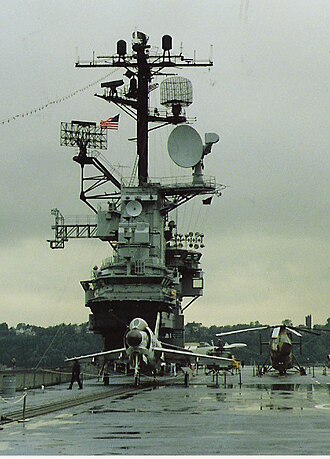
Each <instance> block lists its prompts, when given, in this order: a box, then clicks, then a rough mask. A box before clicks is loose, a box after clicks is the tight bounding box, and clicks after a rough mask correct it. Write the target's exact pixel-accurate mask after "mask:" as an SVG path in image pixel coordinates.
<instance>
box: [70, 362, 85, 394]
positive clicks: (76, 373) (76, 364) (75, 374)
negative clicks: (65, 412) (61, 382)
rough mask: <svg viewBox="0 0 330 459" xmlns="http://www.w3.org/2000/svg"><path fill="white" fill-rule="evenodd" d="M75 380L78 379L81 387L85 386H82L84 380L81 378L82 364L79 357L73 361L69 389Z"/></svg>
mask: <svg viewBox="0 0 330 459" xmlns="http://www.w3.org/2000/svg"><path fill="white" fill-rule="evenodd" d="M75 381H77V383H78V385H79V389H82V388H83V387H82V382H81V380H80V365H79V361H78V359H76V360H75V361H74V363H73V367H72V374H71V382H70V386H69V387H68V389H72V386H73V383H74V382H75Z"/></svg>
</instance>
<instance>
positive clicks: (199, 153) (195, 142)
mask: <svg viewBox="0 0 330 459" xmlns="http://www.w3.org/2000/svg"><path fill="white" fill-rule="evenodd" d="M167 150H168V153H169V155H170V157H171V159H172V161H174V162H175V164H177V165H178V166H180V167H193V166H196V164H197V163H198V162H199V161H200V160H201V159H202V157H203V142H202V139H201V137H200V135H199V134H198V132H197V131H196V130H195V129H194V128H192V127H191V126H188V125H186V124H184V125H181V126H177V127H176V128H175V129H173V131H172V132H171V134H170V135H169V138H168V141H167Z"/></svg>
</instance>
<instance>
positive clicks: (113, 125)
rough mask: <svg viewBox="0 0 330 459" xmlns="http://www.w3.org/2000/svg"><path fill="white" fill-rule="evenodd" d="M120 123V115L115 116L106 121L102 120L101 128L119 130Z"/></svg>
mask: <svg viewBox="0 0 330 459" xmlns="http://www.w3.org/2000/svg"><path fill="white" fill-rule="evenodd" d="M118 123H119V115H116V116H113V117H112V118H108V119H107V120H105V121H103V120H101V121H100V127H102V128H105V129H113V130H117V129H118Z"/></svg>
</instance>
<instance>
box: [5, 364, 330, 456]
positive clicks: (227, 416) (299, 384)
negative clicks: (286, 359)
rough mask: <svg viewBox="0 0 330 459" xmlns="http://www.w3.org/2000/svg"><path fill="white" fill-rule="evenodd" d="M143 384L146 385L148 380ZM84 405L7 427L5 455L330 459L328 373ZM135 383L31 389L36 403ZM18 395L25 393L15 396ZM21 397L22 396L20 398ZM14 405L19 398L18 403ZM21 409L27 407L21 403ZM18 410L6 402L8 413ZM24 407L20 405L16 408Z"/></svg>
mask: <svg viewBox="0 0 330 459" xmlns="http://www.w3.org/2000/svg"><path fill="white" fill-rule="evenodd" d="M142 381H143V380H142ZM174 382H175V384H173V385H168V386H161V387H158V388H149V389H145V390H138V391H134V392H133V393H131V394H126V395H119V396H115V397H109V398H106V399H102V400H99V401H97V402H90V403H86V404H83V405H80V406H77V407H74V408H70V409H67V410H63V411H60V412H56V413H51V414H48V415H43V416H41V417H36V418H32V419H30V420H29V421H28V422H25V423H11V424H5V425H3V430H2V431H0V438H1V442H0V454H1V455H118V454H122V455H259V454H261V455H270V454H271V455H328V454H329V453H330V427H329V426H330V373H328V375H323V374H322V369H321V368H319V369H317V370H316V371H315V377H313V376H312V374H307V376H300V375H298V374H294V375H288V376H286V377H279V376H277V375H266V376H263V377H256V376H253V373H252V368H251V367H246V368H244V369H243V375H242V386H241V387H240V385H239V378H238V376H231V377H228V378H227V381H226V386H225V385H224V379H223V377H219V387H214V386H212V384H213V383H214V382H212V376H205V375H204V374H203V372H202V371H201V370H200V373H199V375H197V376H196V377H194V378H192V379H191V383H190V386H189V387H188V388H186V387H184V385H183V376H182V375H179V376H177V378H175V380H174ZM119 383H124V384H128V385H129V384H131V383H132V380H131V379H130V378H116V379H113V384H114V385H113V386H110V388H106V387H103V386H102V384H101V383H97V381H96V380H91V381H87V382H86V384H85V387H84V389H83V390H82V391H79V390H78V389H77V387H74V389H73V390H72V391H67V390H66V387H67V386H57V387H55V388H49V389H46V390H45V391H44V392H42V391H41V390H35V391H30V393H29V394H28V397H27V403H30V404H31V405H34V406H36V405H38V404H42V403H49V402H51V401H52V400H54V401H55V400H56V401H58V400H59V399H70V398H71V397H79V396H82V395H84V396H85V395H86V394H87V393H88V392H90V393H93V391H109V392H111V389H112V388H113V387H115V386H117V387H118V384H119ZM17 395H18V396H19V395H20V394H17ZM17 399H18V397H16V400H17ZM13 401H14V400H13ZM20 403H22V402H20ZM10 408H11V409H13V407H12V406H10V404H8V403H7V404H5V403H4V402H3V401H1V402H0V409H1V410H2V414H3V413H5V412H6V410H7V412H8V410H10ZM17 408H18V407H17V406H16V408H15V409H17Z"/></svg>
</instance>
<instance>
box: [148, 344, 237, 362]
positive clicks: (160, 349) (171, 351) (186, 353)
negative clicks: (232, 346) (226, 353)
mask: <svg viewBox="0 0 330 459" xmlns="http://www.w3.org/2000/svg"><path fill="white" fill-rule="evenodd" d="M153 350H154V351H158V352H164V353H165V354H174V355H184V356H186V357H199V358H200V359H208V360H217V361H221V362H230V363H233V362H234V360H233V359H227V358H226V357H217V356H215V355H207V354H198V353H196V352H189V351H179V350H177V349H166V348H164V347H154V348H153Z"/></svg>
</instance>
